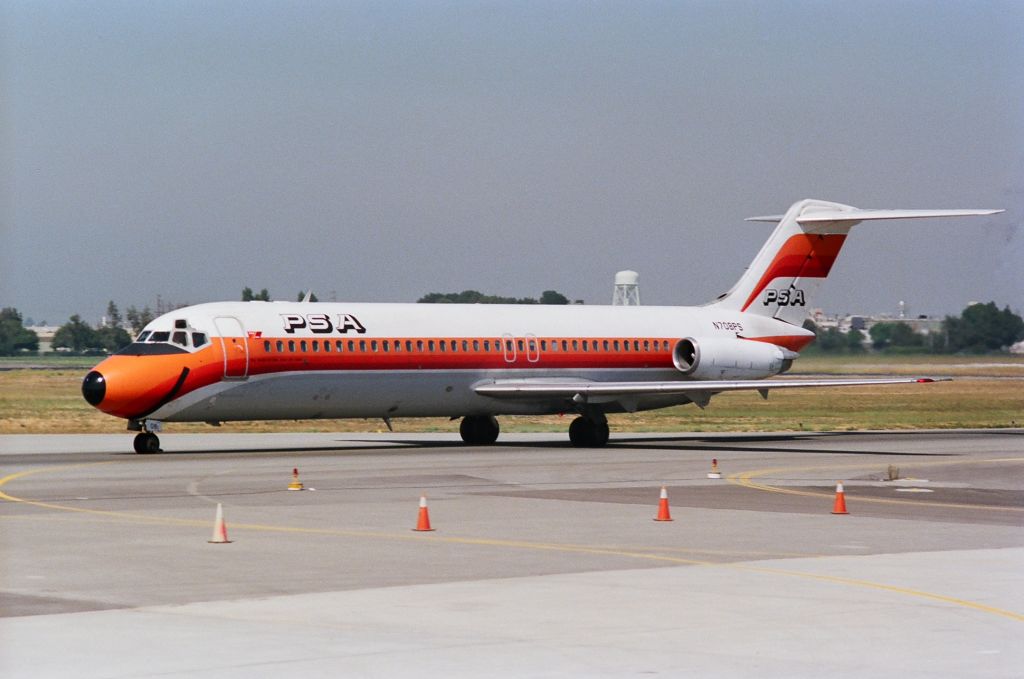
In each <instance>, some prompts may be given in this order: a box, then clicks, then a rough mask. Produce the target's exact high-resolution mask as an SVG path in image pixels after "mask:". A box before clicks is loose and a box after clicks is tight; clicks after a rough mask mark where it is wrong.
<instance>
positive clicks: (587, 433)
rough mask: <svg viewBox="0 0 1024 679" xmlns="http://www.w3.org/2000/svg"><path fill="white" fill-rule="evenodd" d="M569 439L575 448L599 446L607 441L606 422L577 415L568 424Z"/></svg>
mask: <svg viewBox="0 0 1024 679" xmlns="http://www.w3.org/2000/svg"><path fill="white" fill-rule="evenodd" d="M569 441H570V442H571V443H572V444H573V445H574V446H576V447H577V448H600V447H602V446H604V445H605V444H606V443H608V422H607V421H605V420H600V421H596V420H592V419H590V418H588V417H577V418H576V419H575V420H573V421H572V424H570V425H569Z"/></svg>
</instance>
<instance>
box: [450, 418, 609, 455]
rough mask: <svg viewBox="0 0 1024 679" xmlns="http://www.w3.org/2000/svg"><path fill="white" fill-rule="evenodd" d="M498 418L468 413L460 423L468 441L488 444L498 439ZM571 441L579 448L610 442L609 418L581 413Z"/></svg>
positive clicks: (463, 434)
mask: <svg viewBox="0 0 1024 679" xmlns="http://www.w3.org/2000/svg"><path fill="white" fill-rule="evenodd" d="M499 431H500V428H499V427H498V420H496V419H495V418H494V417H493V416H491V415H467V416H465V417H463V418H462V423H461V424H460V425H459V434H461V435H462V440H463V441H465V442H466V443H469V444H471V445H476V446H486V445H490V444H492V443H494V442H495V441H497V440H498V432H499ZM569 441H570V442H571V443H572V445H574V446H576V447H577V448H600V447H602V446H604V445H605V444H606V443H608V419H607V418H606V417H605V416H604V413H602V412H599V411H595V412H590V413H587V414H586V415H580V416H579V417H577V418H576V419H575V420H573V421H572V424H570V425H569Z"/></svg>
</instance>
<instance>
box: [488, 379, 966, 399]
mask: <svg viewBox="0 0 1024 679" xmlns="http://www.w3.org/2000/svg"><path fill="white" fill-rule="evenodd" d="M947 381H949V378H938V379H932V378H930V377H894V378H875V379H865V380H855V379H854V380H801V379H786V380H707V381H683V380H679V381H673V382H588V381H585V380H575V381H552V380H497V381H494V382H486V383H483V384H479V385H477V386H476V387H475V388H474V391H476V393H478V394H480V395H481V396H491V397H493V398H511V399H515V398H520V399H536V398H558V397H564V398H571V399H577V398H583V399H587V398H590V397H615V396H644V395H657V394H708V393H720V392H723V391H742V390H748V389H749V390H756V391H760V392H767V391H768V390H771V389H799V388H821V387H864V386H871V385H881V384H914V383H926V382H947Z"/></svg>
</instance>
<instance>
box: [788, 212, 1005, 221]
mask: <svg viewBox="0 0 1024 679" xmlns="http://www.w3.org/2000/svg"><path fill="white" fill-rule="evenodd" d="M1000 212H1005V210H824V211H822V212H808V213H806V214H802V215H800V216H798V217H797V218H796V221H797V222H799V223H800V224H813V223H816V222H863V221H867V220H870V219H927V218H930V217H984V216H986V215H996V214H999V213H1000Z"/></svg>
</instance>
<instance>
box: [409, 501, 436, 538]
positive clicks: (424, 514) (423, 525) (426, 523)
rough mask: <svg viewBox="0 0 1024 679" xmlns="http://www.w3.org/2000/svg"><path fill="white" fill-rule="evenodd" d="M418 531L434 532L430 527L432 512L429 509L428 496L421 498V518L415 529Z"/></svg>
mask: <svg viewBox="0 0 1024 679" xmlns="http://www.w3.org/2000/svg"><path fill="white" fill-rule="evenodd" d="M413 530H416V531H421V532H424V531H431V530H434V529H433V528H431V527H430V510H428V509H427V496H426V495H421V496H420V516H419V519H418V520H417V521H416V527H415V528H413Z"/></svg>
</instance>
